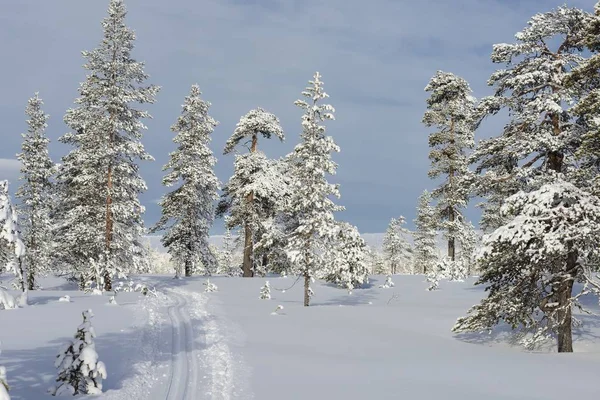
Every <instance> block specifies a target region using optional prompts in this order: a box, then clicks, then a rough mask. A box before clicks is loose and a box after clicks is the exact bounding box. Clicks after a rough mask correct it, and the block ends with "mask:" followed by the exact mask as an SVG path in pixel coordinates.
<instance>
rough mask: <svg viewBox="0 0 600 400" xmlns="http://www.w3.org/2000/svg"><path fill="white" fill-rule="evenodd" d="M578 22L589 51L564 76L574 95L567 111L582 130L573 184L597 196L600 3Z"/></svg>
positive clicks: (599, 186)
mask: <svg viewBox="0 0 600 400" xmlns="http://www.w3.org/2000/svg"><path fill="white" fill-rule="evenodd" d="M581 24H582V26H583V32H582V34H581V36H580V37H581V43H582V44H583V45H585V48H586V49H587V50H588V51H589V52H590V53H591V54H590V56H589V57H587V58H585V59H584V60H581V61H580V63H579V65H578V66H577V67H576V68H574V69H573V70H572V71H571V72H570V73H569V74H567V75H566V76H565V84H566V86H567V87H568V88H570V89H572V90H573V91H574V92H575V93H576V97H577V98H578V101H577V102H576V103H575V104H574V106H573V107H572V108H571V110H570V112H571V113H573V114H575V115H576V116H577V117H578V118H579V123H580V124H581V129H582V132H583V134H582V137H581V145H580V146H579V148H578V149H577V152H576V157H577V158H578V161H579V168H578V169H577V170H576V172H575V174H576V179H577V184H578V186H579V187H589V188H590V190H591V191H592V193H593V194H595V195H596V196H600V76H599V75H598V69H599V68H600V2H598V3H596V5H595V7H594V14H593V15H589V16H588V18H586V19H584V20H582V21H581Z"/></svg>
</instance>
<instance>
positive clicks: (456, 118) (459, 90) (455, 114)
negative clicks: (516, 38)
mask: <svg viewBox="0 0 600 400" xmlns="http://www.w3.org/2000/svg"><path fill="white" fill-rule="evenodd" d="M425 91H427V92H429V93H430V97H429V98H428V99H427V111H426V112H425V115H424V116H423V123H424V124H425V125H426V126H428V127H435V128H436V129H437V131H436V132H434V133H431V134H430V135H429V146H430V147H431V150H430V152H429V159H430V160H431V169H430V170H429V177H430V178H432V179H437V178H440V177H443V178H444V181H443V183H442V184H441V185H440V186H439V187H438V188H437V189H435V190H434V191H433V194H432V197H433V198H434V199H436V200H437V211H438V215H439V216H440V217H441V218H442V223H441V224H440V227H441V228H442V229H443V231H444V233H445V236H446V238H447V240H448V258H449V259H450V260H451V261H455V260H456V247H457V238H459V237H460V236H461V233H460V231H461V230H463V229H464V226H465V221H464V218H463V215H462V210H463V209H464V208H465V207H466V206H467V202H468V196H469V188H468V187H467V186H466V185H464V184H462V183H461V181H462V179H463V178H464V177H465V176H467V175H468V165H469V164H468V163H469V160H468V155H467V154H466V152H467V151H468V150H469V149H472V148H473V147H474V146H475V142H474V132H473V128H474V115H475V98H474V97H473V96H472V95H471V88H470V87H469V84H468V83H467V82H466V81H465V80H464V79H462V78H459V77H457V76H456V75H454V74H451V73H447V72H442V71H438V72H437V73H436V74H435V75H434V76H433V78H431V81H430V82H429V84H428V85H427V86H426V87H425Z"/></svg>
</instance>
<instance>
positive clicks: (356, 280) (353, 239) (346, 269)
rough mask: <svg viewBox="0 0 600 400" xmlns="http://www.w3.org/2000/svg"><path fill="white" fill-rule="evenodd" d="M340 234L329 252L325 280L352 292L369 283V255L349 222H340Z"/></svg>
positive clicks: (356, 230)
mask: <svg viewBox="0 0 600 400" xmlns="http://www.w3.org/2000/svg"><path fill="white" fill-rule="evenodd" d="M337 225H338V232H337V233H336V235H335V238H334V241H333V243H332V247H331V248H330V249H329V250H328V252H327V264H328V265H327V269H328V270H329V271H328V273H327V276H326V277H325V279H326V280H327V281H328V282H332V283H335V284H336V285H338V286H340V287H343V288H345V289H348V290H349V291H352V289H354V288H356V287H360V286H361V285H363V284H365V283H368V282H369V263H368V257H369V253H368V251H367V244H366V243H365V241H364V239H363V238H362V237H361V236H360V233H359V232H358V229H356V227H355V226H354V225H351V224H349V223H347V222H338V223H337Z"/></svg>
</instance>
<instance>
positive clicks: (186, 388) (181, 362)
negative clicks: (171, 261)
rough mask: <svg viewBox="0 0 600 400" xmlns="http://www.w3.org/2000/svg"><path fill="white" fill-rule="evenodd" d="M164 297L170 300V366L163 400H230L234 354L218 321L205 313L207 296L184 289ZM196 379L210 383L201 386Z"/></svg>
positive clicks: (168, 292) (232, 386)
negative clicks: (171, 301)
mask: <svg viewBox="0 0 600 400" xmlns="http://www.w3.org/2000/svg"><path fill="white" fill-rule="evenodd" d="M166 294H167V296H168V297H170V298H171V299H172V300H173V304H171V305H170V306H169V308H168V315H169V318H170V320H171V325H172V346H171V351H172V359H171V363H172V364H171V375H170V378H169V381H168V384H167V387H168V389H167V392H166V400H198V399H201V398H206V399H210V400H231V399H232V398H233V391H234V386H235V385H234V368H233V355H232V353H231V350H230V349H229V346H228V344H227V338H226V337H225V335H223V333H222V331H221V330H220V329H219V325H218V323H217V321H216V320H215V318H213V316H212V315H210V314H209V313H208V312H207V310H206V303H207V300H208V299H207V296H206V295H205V294H201V293H196V292H191V291H187V290H183V289H174V290H169V291H167V292H166ZM188 300H189V301H188ZM192 318H193V319H192ZM194 325H197V326H194ZM194 328H197V329H194ZM199 378H202V379H205V380H209V381H210V382H202V383H201V382H200V379H199Z"/></svg>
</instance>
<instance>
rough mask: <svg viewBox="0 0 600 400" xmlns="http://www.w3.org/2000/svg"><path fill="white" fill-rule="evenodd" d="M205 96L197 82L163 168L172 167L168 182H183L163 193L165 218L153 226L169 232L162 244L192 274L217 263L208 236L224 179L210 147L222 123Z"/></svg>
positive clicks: (189, 274) (180, 119) (177, 126)
mask: <svg viewBox="0 0 600 400" xmlns="http://www.w3.org/2000/svg"><path fill="white" fill-rule="evenodd" d="M200 95H201V92H200V88H199V87H198V85H194V86H192V89H191V91H190V94H189V96H187V97H186V98H185V102H184V104H183V110H182V113H181V116H180V117H179V118H178V119H177V122H176V123H175V124H174V125H173V126H172V127H171V130H172V131H173V132H175V133H176V136H175V138H174V139H173V141H174V142H175V143H177V145H178V147H177V150H175V151H174V152H172V153H171V154H170V160H169V162H168V163H167V164H166V165H165V166H164V167H163V170H165V171H168V173H167V174H166V175H165V177H164V178H163V185H165V186H167V187H171V186H174V185H178V186H177V189H175V190H173V191H171V192H169V193H168V194H166V195H165V196H163V198H162V200H161V201H160V206H161V207H162V216H161V218H160V220H159V221H158V223H157V224H156V225H155V226H154V227H153V228H152V232H155V231H157V230H166V233H165V234H164V235H163V237H162V239H161V242H162V244H163V246H164V247H165V248H167V251H168V253H169V254H170V255H171V257H172V259H173V260H175V261H176V262H180V263H181V264H182V265H181V266H179V267H178V269H181V268H182V267H183V269H184V270H185V276H192V272H194V270H195V269H196V265H197V264H201V265H203V266H204V270H205V272H207V273H208V272H210V271H212V270H214V269H215V267H216V257H215V255H214V254H213V252H212V251H211V249H210V247H209V244H208V237H209V231H210V228H211V226H212V224H213V221H214V212H215V207H214V201H215V200H217V199H218V194H217V191H218V190H219V185H220V183H219V180H218V179H217V177H216V175H215V173H214V165H215V163H216V159H215V157H214V156H213V153H212V151H211V150H210V148H209V147H208V145H209V143H210V140H211V134H212V132H213V130H214V128H215V127H216V126H217V124H218V123H217V121H215V120H214V119H213V118H212V117H210V116H209V115H208V109H209V107H210V103H208V102H206V101H204V100H202V99H201V98H200Z"/></svg>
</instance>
